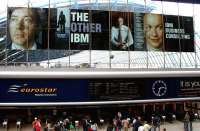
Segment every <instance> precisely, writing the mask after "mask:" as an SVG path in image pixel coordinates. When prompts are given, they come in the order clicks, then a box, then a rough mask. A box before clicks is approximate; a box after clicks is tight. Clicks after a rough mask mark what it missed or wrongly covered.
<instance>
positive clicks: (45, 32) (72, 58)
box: [0, 0, 200, 69]
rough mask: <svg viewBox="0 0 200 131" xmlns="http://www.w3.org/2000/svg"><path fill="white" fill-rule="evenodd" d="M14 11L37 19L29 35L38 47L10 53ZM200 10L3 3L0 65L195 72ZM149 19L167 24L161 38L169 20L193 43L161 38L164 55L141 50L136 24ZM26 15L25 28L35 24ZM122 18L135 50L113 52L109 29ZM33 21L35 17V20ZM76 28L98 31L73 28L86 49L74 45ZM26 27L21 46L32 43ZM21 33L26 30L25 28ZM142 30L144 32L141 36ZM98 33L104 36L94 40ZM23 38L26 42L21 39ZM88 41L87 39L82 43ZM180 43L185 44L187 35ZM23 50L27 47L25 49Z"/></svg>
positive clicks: (103, 1)
mask: <svg viewBox="0 0 200 131" xmlns="http://www.w3.org/2000/svg"><path fill="white" fill-rule="evenodd" d="M18 7H25V8H24V9H28V10H29V9H31V10H35V12H37V13H38V15H39V16H38V18H39V20H40V22H39V24H38V25H37V24H36V23H37V22H36V23H33V25H36V26H34V28H33V31H34V32H36V35H34V38H35V37H37V39H36V40H35V41H34V43H33V45H36V47H37V49H36V50H34V49H28V48H25V49H18V48H17V47H15V48H14V47H13V43H15V44H16V43H20V42H17V41H16V42H15V41H14V42H13V39H14V38H12V34H11V32H12V29H13V28H11V26H12V21H14V20H15V17H16V16H15V15H13V12H14V13H16V12H17V11H20V10H19V8H18ZM199 7H200V5H199V4H189V3H176V2H164V1H151V0H43V1H38V0H17V1H16V2H15V1H12V0H2V4H1V8H0V49H1V50H0V64H1V65H2V66H27V67H29V66H30V65H31V66H41V67H49V68H52V67H55V68H60V67H64V68H70V67H75V68H161V69H163V68H199V65H200V63H199V60H200V50H199V47H200V45H199V44H200V43H199V40H200V37H199V36H200V27H199V24H198V23H199V21H200V15H199V13H198V9H199ZM73 11H74V12H75V13H80V14H81V13H82V14H83V15H86V17H87V15H88V19H87V22H86V21H84V20H83V21H81V22H80V21H78V20H77V21H73V17H72V12H73ZM147 13H151V14H159V15H160V16H161V17H162V20H163V22H165V23H163V24H162V26H163V28H164V26H165V33H166V32H167V31H166V29H167V27H166V23H167V24H168V26H169V28H168V29H169V30H170V20H171V21H173V22H174V23H176V24H177V25H175V24H174V25H173V26H174V29H177V30H178V29H179V30H180V32H181V31H182V32H185V33H188V32H189V33H190V35H191V36H190V37H191V39H194V40H191V41H186V40H182V39H181V38H179V39H176V42H174V40H171V41H170V40H168V39H164V37H163V39H161V40H162V43H163V48H164V50H160V51H149V50H147V49H146V50H140V45H139V44H138V43H140V40H141V39H138V38H139V37H140V36H143V37H144V36H146V34H147V33H146V32H143V26H144V25H143V24H144V23H143V22H141V21H140V20H139V19H140V18H143V16H145V14H147ZM33 14H34V13H33ZM61 14H63V15H64V17H65V20H63V21H64V24H62V22H60V21H61V18H62V17H61ZM27 15H28V22H30V23H31V22H35V21H34V19H31V20H29V17H30V16H32V14H31V12H30V11H28V14H27ZM120 15H121V16H123V17H124V21H126V26H127V27H128V28H129V29H130V30H131V33H132V37H133V45H134V48H132V47H131V46H127V49H126V50H121V49H120V50H117V49H115V48H113V44H112V43H113V42H112V35H113V33H112V30H114V29H113V28H112V27H113V25H114V24H115V21H116V20H117V19H116V16H120ZM13 16H14V17H13ZM34 17H35V15H33V18H34ZM136 20H137V22H136ZM25 22H26V21H25ZM73 22H74V23H75V24H74V26H73V24H72V23H73ZM78 22H79V24H80V25H81V24H83V23H84V24H90V25H91V24H93V25H95V26H96V30H95V29H94V28H93V27H91V28H90V31H88V32H87V31H86V32H87V33H85V32H81V31H80V30H78V28H77V30H78V32H79V33H82V34H84V35H82V40H86V41H87V40H88V41H87V43H88V44H87V45H85V43H84V42H83V43H82V44H80V45H78V46H77V44H76V43H75V42H76V39H75V38H76V37H75V35H76V34H78V33H77V31H76V28H75V25H76V24H77V23H78ZM173 22H171V23H173ZM30 23H29V26H28V27H27V30H28V31H27V32H28V35H27V39H24V40H25V43H30V41H32V39H31V35H32V34H31V32H32V30H31V26H30ZM98 23H101V25H98ZM98 26H101V28H98ZM138 26H142V27H138ZM175 26H177V28H175ZM20 27H21V28H26V26H25V25H23V27H22V26H20ZM20 27H19V28H20ZM136 27H138V28H136ZM140 28H141V30H142V31H139V30H140ZM145 28H146V27H145ZM148 28H149V27H148ZM92 29H93V30H92ZM181 29H184V30H181ZM91 30H92V31H93V33H91ZM100 31H101V34H103V35H101V34H98V33H99V32H100ZM163 31H164V30H163ZM172 31H175V30H172ZM94 32H95V33H94ZM117 33H118V32H117ZM23 35H24V36H23V37H25V34H23ZM72 35H73V36H72ZM87 35H88V36H91V37H86V36H87ZM20 37H22V34H20V33H19V32H18V33H17V35H16V39H17V40H18V41H20V40H21V39H20ZM80 37H81V36H80ZM183 37H184V38H185V39H187V38H188V35H184V36H183ZM186 37H187V38H186ZM22 40H23V39H22ZM145 41H148V40H145ZM154 41H155V40H154ZM38 43H42V44H38ZM79 43H80V42H79ZM137 44H138V45H137ZM176 44H177V46H176ZM130 45H131V44H130ZM187 45H189V46H187ZM192 45H193V46H192ZM26 47H29V45H28V44H26ZM33 47H34V46H33ZM145 48H147V47H145Z"/></svg>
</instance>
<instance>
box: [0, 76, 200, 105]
mask: <svg viewBox="0 0 200 131" xmlns="http://www.w3.org/2000/svg"><path fill="white" fill-rule="evenodd" d="M0 82H1V88H0V103H10V102H12V103H20V102H90V101H124V100H148V99H169V98H192V97H199V96H200V78H134V79H130V78H128V79H125V78H124V79H0Z"/></svg>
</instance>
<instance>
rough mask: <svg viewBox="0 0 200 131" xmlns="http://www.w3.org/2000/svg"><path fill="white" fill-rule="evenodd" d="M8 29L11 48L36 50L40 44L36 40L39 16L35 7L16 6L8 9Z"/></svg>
mask: <svg viewBox="0 0 200 131" xmlns="http://www.w3.org/2000/svg"><path fill="white" fill-rule="evenodd" d="M8 13H9V23H8V27H9V29H8V31H9V33H10V38H11V42H12V43H11V44H10V45H9V46H8V48H9V49H11V50H36V49H40V48H41V45H40V44H39V43H38V42H36V36H37V33H38V28H39V16H38V12H37V10H36V9H33V8H25V7H17V8H11V9H10V10H9V12H8Z"/></svg>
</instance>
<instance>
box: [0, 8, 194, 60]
mask: <svg viewBox="0 0 200 131" xmlns="http://www.w3.org/2000/svg"><path fill="white" fill-rule="evenodd" d="M7 16H8V18H7V29H4V30H3V31H2V33H6V35H5V36H6V37H5V39H4V40H3V42H2V43H0V49H1V50H2V51H3V52H5V53H2V55H1V60H2V63H3V62H4V61H7V62H10V61H11V62H13V61H14V62H27V61H29V62H37V61H43V60H48V59H54V58H62V57H66V56H68V55H71V54H75V53H77V52H80V51H83V50H100V51H144V52H146V51H162V52H169V51H170V52H171V51H173V52H194V27H193V17H189V16H175V15H162V14H153V13H138V12H120V11H104V10H81V9H69V8H64V7H63V8H50V9H48V8H25V7H8V15H7ZM5 49H6V50H5ZM127 57H128V55H127Z"/></svg>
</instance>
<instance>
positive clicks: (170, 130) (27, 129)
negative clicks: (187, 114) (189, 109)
mask: <svg viewBox="0 0 200 131" xmlns="http://www.w3.org/2000/svg"><path fill="white" fill-rule="evenodd" d="M163 128H166V129H167V131H184V130H183V122H180V121H175V122H174V123H168V122H165V124H162V125H161V130H160V131H163V130H162V129H163ZM0 131H6V130H4V129H3V128H2V127H1V128H0ZM8 131H17V129H16V128H15V126H14V125H12V127H11V128H9V129H8ZM21 131H33V130H32V128H31V124H30V125H24V126H23V128H22V130H21ZM41 131H43V129H42V130H41ZM51 131H53V130H51ZM76 131H82V129H81V128H80V129H77V130H76ZM98 131H106V127H104V128H103V129H99V130H98ZM122 131H123V130H122ZM129 131H132V129H131V128H130V129H129ZM193 131H200V121H195V122H193Z"/></svg>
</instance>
